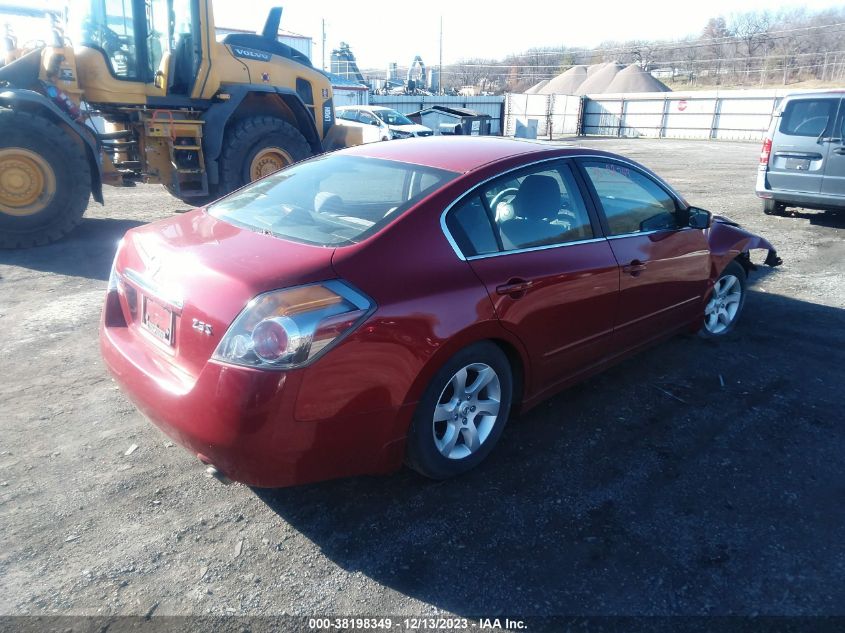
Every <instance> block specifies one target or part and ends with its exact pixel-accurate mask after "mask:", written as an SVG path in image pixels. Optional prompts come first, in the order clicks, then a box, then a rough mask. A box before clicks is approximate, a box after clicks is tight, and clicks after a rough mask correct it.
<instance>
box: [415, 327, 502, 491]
mask: <svg viewBox="0 0 845 633" xmlns="http://www.w3.org/2000/svg"><path fill="white" fill-rule="evenodd" d="M512 376H513V374H512V372H511V367H510V363H509V362H508V358H507V356H505V354H504V352H502V350H501V349H499V347H497V346H496V345H495V344H493V343H490V342H486V341H485V342H480V343H476V344H474V345H471V346H469V347H467V348H465V349H463V350H461V351H460V352H458V353H457V354H455V355H454V356H453V357H452V358H451V359H449V361H448V362H447V363H446V364H445V365H444V366H443V367H441V368H440V370H439V371H438V372H437V373H436V374H435V375H434V378H432V380H431V382H430V383H429V385H428V387H427V388H426V390H425V392H424V393H423V396H422V398H421V399H420V402H419V404H418V405H417V409H416V411H415V412H414V419H413V421H412V423H411V428H410V431H409V432H408V450H407V463H408V465H409V466H410V467H411V468H413V469H414V470H416V471H417V472H418V473H420V474H421V475H424V476H426V477H430V478H431V479H448V478H449V477H454V476H456V475H460V474H463V473H465V472H467V471H468V470H471V469H472V468H475V467H476V466H477V465H478V464H479V463H481V461H483V460H484V459H485V458H486V457H487V455H489V454H490V451H492V450H493V448H494V446H495V445H496V443H497V442H498V440H499V437H501V435H502V431H503V430H504V428H505V424H506V423H507V421H508V417H509V415H510V408H511V400H512V397H513V377H512Z"/></svg>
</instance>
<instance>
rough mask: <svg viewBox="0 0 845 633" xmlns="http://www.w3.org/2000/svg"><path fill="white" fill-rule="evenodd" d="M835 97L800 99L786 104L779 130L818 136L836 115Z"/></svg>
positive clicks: (784, 132)
mask: <svg viewBox="0 0 845 633" xmlns="http://www.w3.org/2000/svg"><path fill="white" fill-rule="evenodd" d="M837 103H838V100H837V99H800V100H797V101H792V102H790V103H788V104H787V106H786V109H785V110H784V112H783V115H782V116H781V120H780V129H779V131H780V132H781V133H782V134H789V135H790V136H812V137H814V138H815V137H819V136H821V135H822V134H824V132H825V130H827V127H828V125H829V124H830V122H831V121H832V120H833V117H834V116H835V115H836V105H837Z"/></svg>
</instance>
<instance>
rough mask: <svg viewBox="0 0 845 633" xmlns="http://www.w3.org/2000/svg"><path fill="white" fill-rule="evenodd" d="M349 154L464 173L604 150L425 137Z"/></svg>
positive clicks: (477, 138)
mask: <svg viewBox="0 0 845 633" xmlns="http://www.w3.org/2000/svg"><path fill="white" fill-rule="evenodd" d="M340 152H341V153H343V154H347V155H352V156H364V157H369V158H381V159H384V160H395V161H399V162H403V163H410V164H413V165H422V166H425V167H432V168H434V169H443V170H446V171H452V172H458V173H466V172H468V171H472V170H473V169H477V168H479V167H481V166H482V165H487V164H489V163H494V162H497V161H502V160H505V159H507V158H512V157H514V156H521V155H525V154H537V155H538V158H540V157H542V155H547V156H549V157H554V156H560V157H561V158H563V157H566V156H567V155H573V154H578V155H584V154H588V155H596V156H599V155H604V156H607V155H609V154H607V153H606V152H598V151H596V150H590V149H585V148H581V147H571V146H570V147H565V146H561V145H550V144H548V143H540V142H537V141H531V140H517V139H509V138H502V137H500V136H429V137H425V138H413V139H401V140H394V141H385V142H382V143H367V144H366V145H356V146H355V147H349V148H346V149H343V150H340Z"/></svg>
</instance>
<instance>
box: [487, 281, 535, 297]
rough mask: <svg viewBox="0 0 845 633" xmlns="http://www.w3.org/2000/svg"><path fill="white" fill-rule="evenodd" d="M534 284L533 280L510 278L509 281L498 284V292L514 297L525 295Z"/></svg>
mask: <svg viewBox="0 0 845 633" xmlns="http://www.w3.org/2000/svg"><path fill="white" fill-rule="evenodd" d="M533 285H534V282H533V281H526V280H525V279H518V278H515V279H510V280H508V283H506V284H502V285H501V286H496V292H497V293H498V294H500V295H508V296H510V297H512V298H514V299H519V298H520V297H522V296H524V295H525V293H526V292H527V291H528V289H529V288H530V287H531V286H533Z"/></svg>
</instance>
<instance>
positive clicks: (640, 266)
mask: <svg viewBox="0 0 845 633" xmlns="http://www.w3.org/2000/svg"><path fill="white" fill-rule="evenodd" d="M646 268H648V265H647V264H645V263H643V262H641V261H640V260H638V259H635V260H633V261H632V262H631V263H630V264H627V265H625V266H622V272H623V273H628V274H629V275H631V276H632V277H637V276H639V274H640V273H641V272H643V271H644V270H645V269H646Z"/></svg>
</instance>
